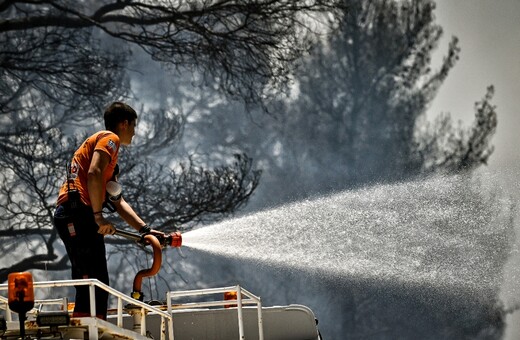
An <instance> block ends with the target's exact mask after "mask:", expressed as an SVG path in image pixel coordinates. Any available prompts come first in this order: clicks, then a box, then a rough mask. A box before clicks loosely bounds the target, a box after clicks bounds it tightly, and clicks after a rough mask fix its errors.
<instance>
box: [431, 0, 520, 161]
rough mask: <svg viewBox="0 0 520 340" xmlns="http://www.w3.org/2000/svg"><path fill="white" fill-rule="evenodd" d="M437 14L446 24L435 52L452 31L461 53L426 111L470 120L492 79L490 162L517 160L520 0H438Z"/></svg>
mask: <svg viewBox="0 0 520 340" xmlns="http://www.w3.org/2000/svg"><path fill="white" fill-rule="evenodd" d="M436 17H437V22H438V23H439V24H440V25H441V26H442V27H443V29H444V35H443V39H442V42H441V44H440V46H439V51H438V53H439V56H440V55H441V54H446V51H447V46H448V43H449V40H450V39H451V36H453V35H455V36H457V37H458V38H459V42H460V47H461V53H460V60H459V61H458V63H457V65H456V66H455V68H454V69H452V71H451V73H450V75H449V76H448V78H447V80H446V81H445V83H444V85H443V86H442V87H441V90H440V92H439V94H438V96H437V98H436V100H435V101H434V103H433V105H432V107H431V109H430V111H429V113H431V114H437V113H440V112H450V113H451V114H452V116H453V118H455V119H462V120H463V121H464V123H465V125H469V124H471V122H472V121H473V116H474V112H475V111H474V109H473V107H474V103H475V102H476V101H478V100H480V99H481V98H482V97H483V96H484V94H485V93H486V88H487V86H489V85H494V86H495V96H494V100H493V104H495V105H496V106H497V113H498V128H497V134H496V135H495V137H494V138H493V144H494V145H495V153H494V154H493V155H492V156H491V159H490V167H491V168H502V169H503V168H509V167H510V166H511V165H516V166H520V131H519V130H520V112H519V111H520V0H437V9H436Z"/></svg>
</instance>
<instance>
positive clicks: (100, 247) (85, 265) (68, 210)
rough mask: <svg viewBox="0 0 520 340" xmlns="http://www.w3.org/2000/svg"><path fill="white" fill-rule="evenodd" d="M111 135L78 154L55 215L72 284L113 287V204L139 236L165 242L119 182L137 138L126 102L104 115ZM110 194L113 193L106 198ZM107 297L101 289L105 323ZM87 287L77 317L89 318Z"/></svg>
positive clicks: (81, 289)
mask: <svg viewBox="0 0 520 340" xmlns="http://www.w3.org/2000/svg"><path fill="white" fill-rule="evenodd" d="M104 121H105V128H106V130H103V131H99V132H96V133H95V134H93V135H91V136H90V137H88V138H87V139H86V140H85V141H84V142H83V144H82V145H81V146H80V147H79V148H78V149H77V150H76V152H75V153H74V156H73V158H72V162H71V164H70V166H69V167H68V169H67V180H66V181H65V183H64V184H63V185H62V187H61V189H60V192H59V195H58V200H57V204H56V211H55V213H54V225H55V227H56V228H57V230H58V233H59V235H60V237H61V239H62V240H63V243H64V244H65V248H66V250H67V254H68V255H69V259H70V262H71V267H72V278H73V279H98V280H100V281H101V282H103V283H105V284H107V285H108V284H109V278H108V269H107V261H106V255H105V242H104V236H105V235H112V234H114V233H115V232H116V229H115V227H114V225H113V224H112V223H111V222H109V221H108V220H107V219H106V218H105V217H104V216H103V206H104V205H106V204H107V203H108V202H110V204H111V205H112V206H113V207H114V208H115V211H116V212H117V213H118V214H119V216H120V217H121V218H122V219H123V220H125V222H126V223H128V224H129V225H130V226H132V227H133V228H134V229H135V230H137V231H138V232H139V233H140V234H142V235H145V234H150V233H151V234H153V235H157V236H160V237H165V235H164V234H163V233H162V232H159V231H156V230H153V229H151V228H150V227H148V226H147V225H146V223H145V222H144V221H143V220H142V219H141V218H140V217H139V216H138V215H137V213H136V212H135V211H134V210H133V209H132V207H131V206H130V205H129V204H128V203H127V202H126V201H125V199H124V198H123V197H122V196H121V190H120V186H119V184H118V183H117V175H118V165H117V158H118V152H119V147H120V145H130V144H131V143H132V138H133V137H134V135H135V126H136V123H137V113H136V112H135V110H134V109H133V108H132V107H130V106H129V105H127V104H125V103H122V102H114V103H112V104H111V105H110V106H109V107H108V108H107V109H106V110H105V112H104ZM107 192H108V194H107ZM107 299H108V295H107V293H106V292H105V291H103V290H101V289H96V315H97V316H98V317H99V318H102V319H106V313H107V302H108V301H107ZM89 306H90V305H89V292H88V287H87V286H77V287H76V301H75V307H74V314H73V316H76V317H81V316H90V307H89Z"/></svg>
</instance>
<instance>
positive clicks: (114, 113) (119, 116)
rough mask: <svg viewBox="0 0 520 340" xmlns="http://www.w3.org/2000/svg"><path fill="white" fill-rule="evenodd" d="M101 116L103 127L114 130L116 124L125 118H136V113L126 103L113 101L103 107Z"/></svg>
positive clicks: (129, 119) (131, 119)
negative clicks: (103, 121)
mask: <svg viewBox="0 0 520 340" xmlns="http://www.w3.org/2000/svg"><path fill="white" fill-rule="evenodd" d="M103 118H104V120H105V129H107V130H110V131H112V132H114V131H115V129H116V127H117V124H119V123H121V122H124V121H125V120H128V122H133V121H134V120H137V113H136V112H135V110H134V109H133V108H132V107H131V106H130V105H128V104H126V103H123V102H113V103H112V104H110V105H109V106H108V107H107V108H106V109H105V114H104V115H103Z"/></svg>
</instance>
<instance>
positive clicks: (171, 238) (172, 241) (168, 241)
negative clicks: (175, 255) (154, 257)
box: [165, 231, 182, 248]
mask: <svg viewBox="0 0 520 340" xmlns="http://www.w3.org/2000/svg"><path fill="white" fill-rule="evenodd" d="M165 245H168V246H170V247H174V248H180V247H181V246H182V235H181V233H180V232H178V231H176V232H174V233H171V234H170V235H167V236H166V238H165Z"/></svg>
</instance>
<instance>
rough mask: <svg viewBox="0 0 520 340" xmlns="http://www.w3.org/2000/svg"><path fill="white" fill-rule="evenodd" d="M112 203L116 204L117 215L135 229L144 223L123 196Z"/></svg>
mask: <svg viewBox="0 0 520 340" xmlns="http://www.w3.org/2000/svg"><path fill="white" fill-rule="evenodd" d="M114 205H115V206H116V210H117V213H118V214H119V216H121V218H122V219H123V220H125V222H126V223H128V224H129V225H130V226H131V227H132V228H134V229H135V230H137V231H139V230H141V228H142V227H144V226H145V225H146V223H144V221H143V220H142V219H141V218H140V217H139V216H138V215H137V213H136V212H135V211H134V209H132V207H131V206H130V205H129V204H128V203H127V202H126V201H125V199H124V198H123V197H121V198H120V199H119V200H118V201H117V202H114Z"/></svg>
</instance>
